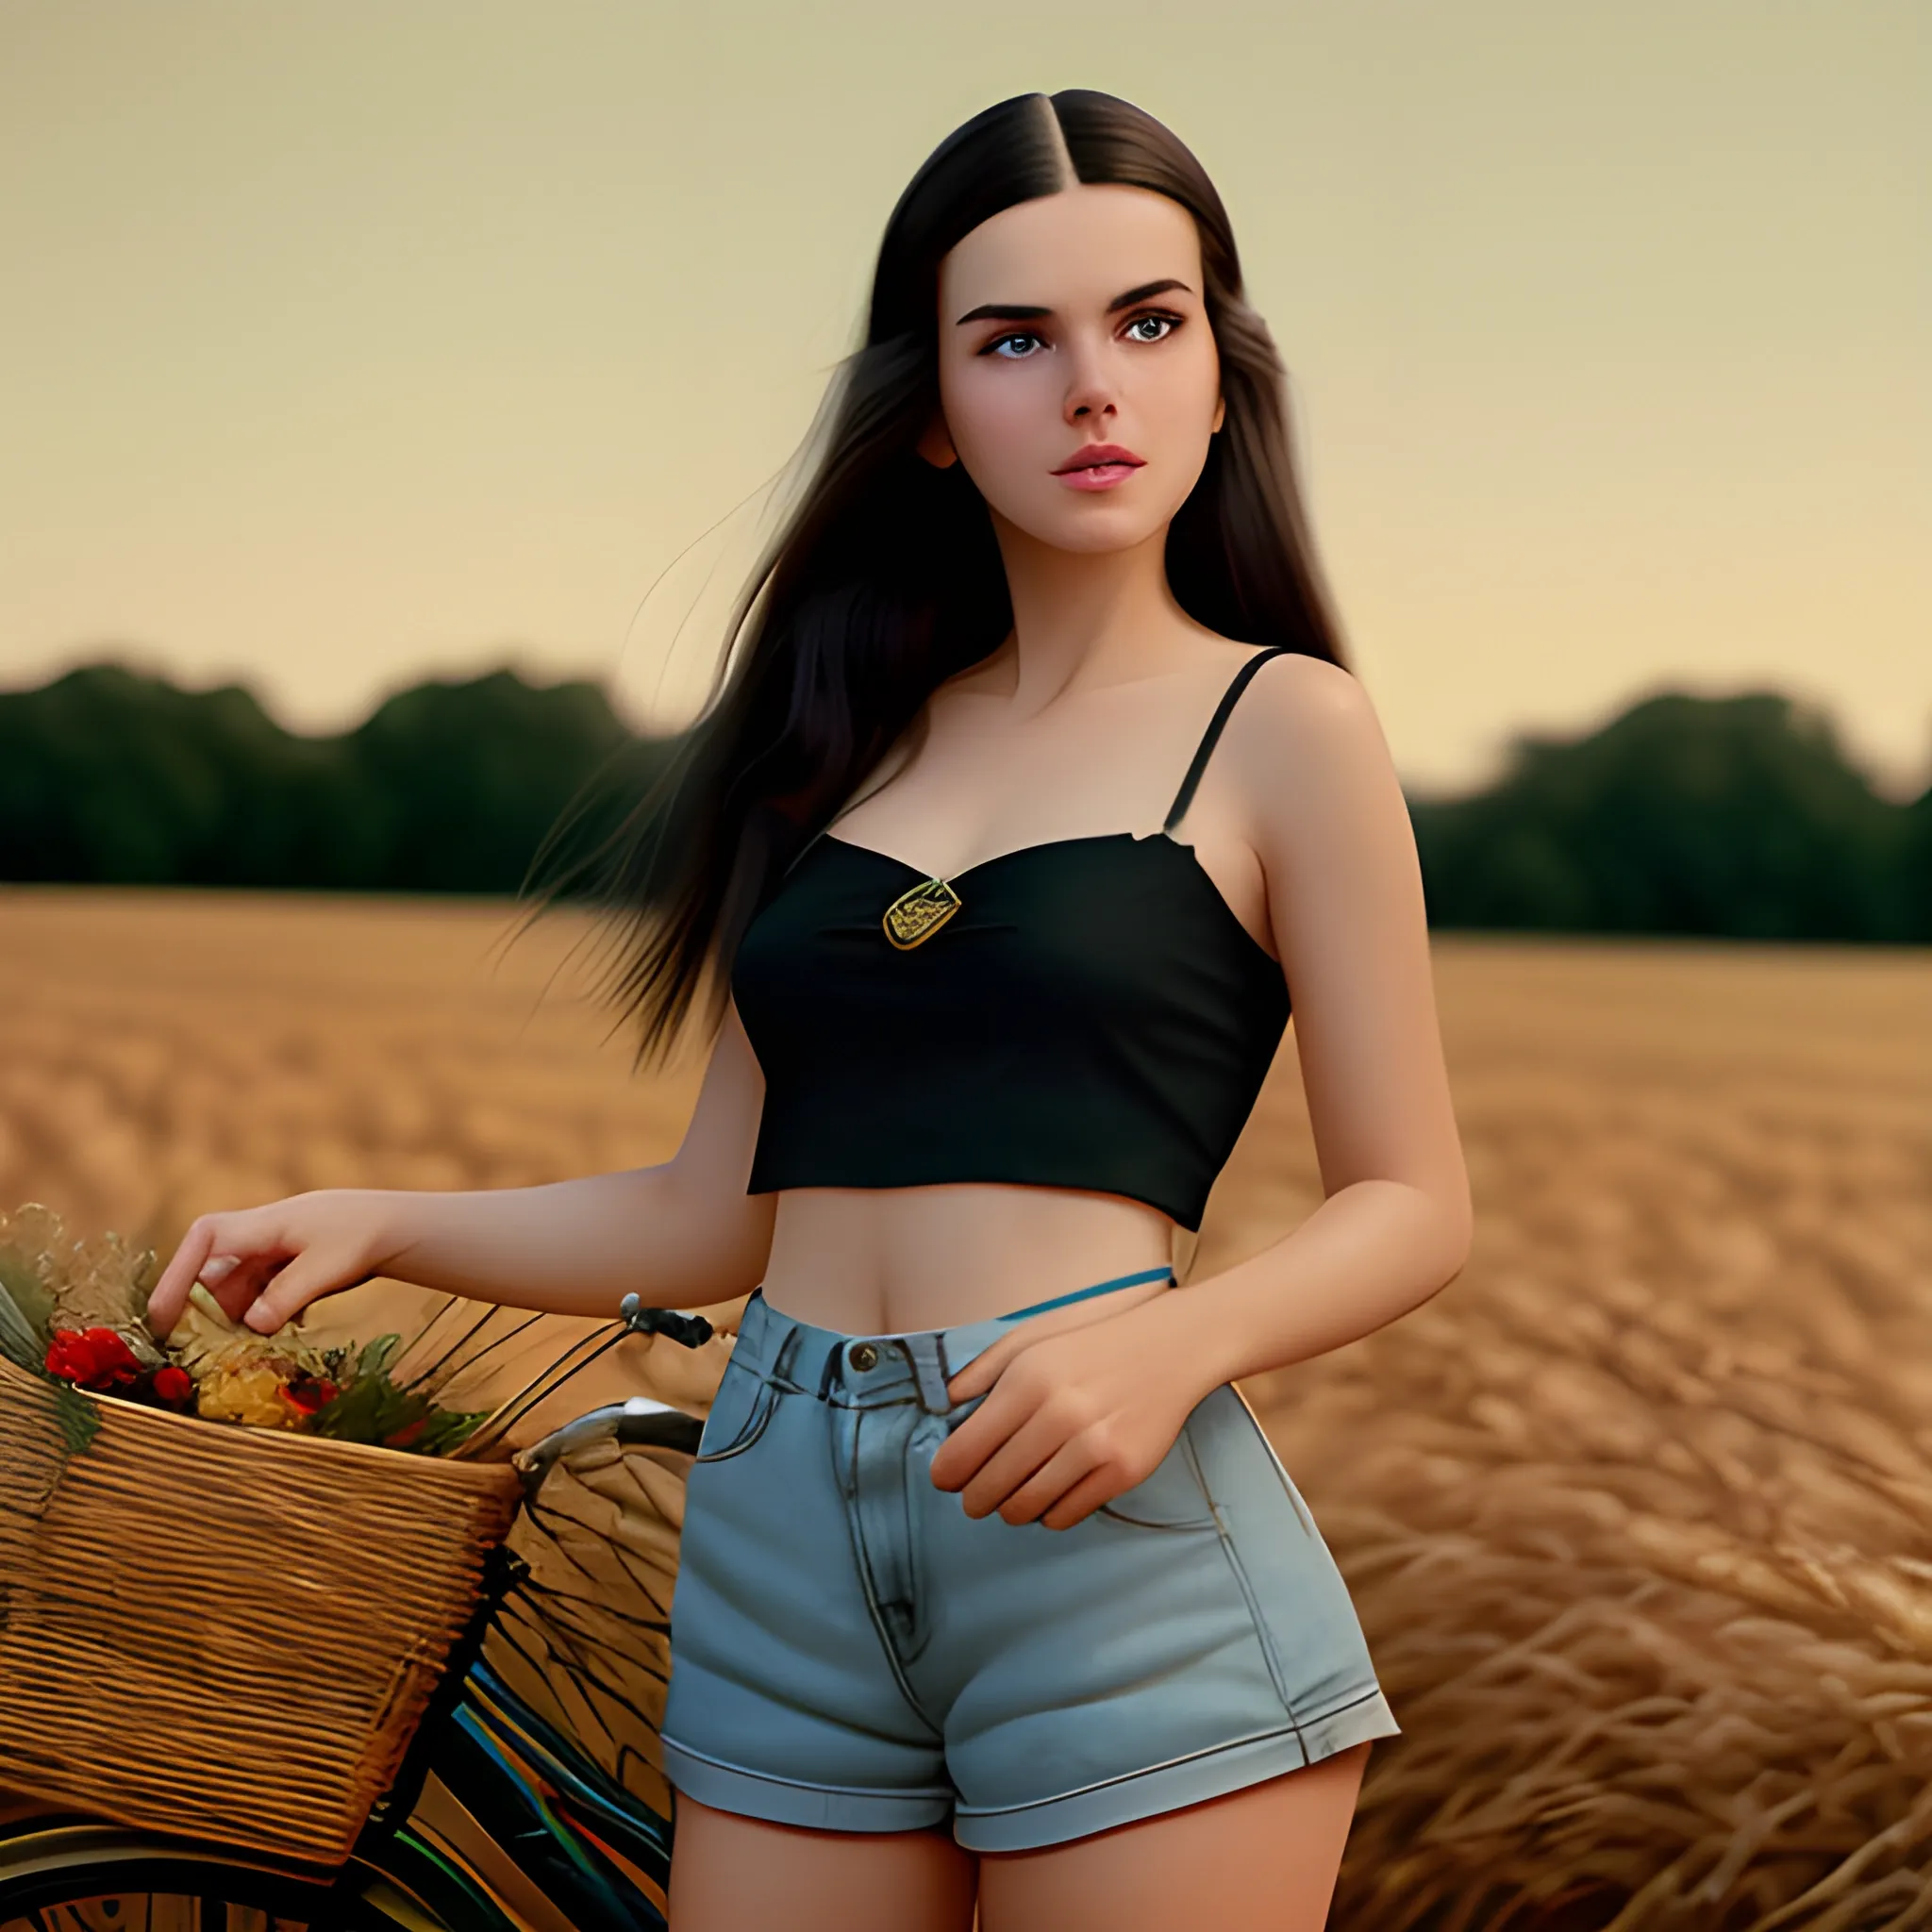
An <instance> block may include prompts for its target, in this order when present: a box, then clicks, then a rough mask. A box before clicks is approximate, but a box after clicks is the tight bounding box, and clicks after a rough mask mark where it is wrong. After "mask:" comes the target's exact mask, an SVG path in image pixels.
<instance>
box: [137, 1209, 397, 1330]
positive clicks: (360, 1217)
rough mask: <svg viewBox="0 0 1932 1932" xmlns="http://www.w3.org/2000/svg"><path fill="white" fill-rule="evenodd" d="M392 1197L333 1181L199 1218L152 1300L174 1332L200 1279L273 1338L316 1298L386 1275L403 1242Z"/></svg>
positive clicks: (152, 1309) (158, 1317) (233, 1316)
mask: <svg viewBox="0 0 1932 1932" xmlns="http://www.w3.org/2000/svg"><path fill="white" fill-rule="evenodd" d="M395 1198H396V1197H395V1196H394V1195H392V1194H388V1193H383V1192H378V1191H375V1190H374V1189H359V1188H331V1189H326V1190H324V1191H320V1192H317V1193H312V1194H291V1195H290V1196H289V1197H288V1199H287V1200H283V1201H271V1202H270V1203H268V1205H267V1206H266V1207H262V1208H242V1209H240V1210H238V1211H236V1212H234V1213H228V1214H204V1215H202V1216H201V1217H200V1218H199V1219H198V1220H196V1221H194V1222H193V1223H192V1224H190V1226H189V1229H188V1232H187V1233H186V1234H185V1235H184V1236H183V1237H182V1240H181V1245H180V1246H179V1247H178V1248H176V1249H175V1257H174V1259H173V1260H171V1261H170V1262H169V1263H168V1265H167V1267H166V1268H165V1269H164V1270H163V1271H162V1274H161V1278H160V1280H159V1281H158V1282H157V1283H156V1284H155V1291H154V1293H153V1294H152V1295H150V1296H149V1297H148V1305H147V1321H148V1326H149V1327H150V1328H151V1329H152V1330H153V1331H154V1333H155V1334H156V1335H157V1336H158V1337H160V1338H162V1339H165V1338H166V1336H167V1334H168V1331H169V1330H170V1329H171V1328H172V1327H173V1326H174V1325H175V1322H176V1321H177V1320H178V1319H179V1317H180V1314H181V1310H182V1308H183V1307H184V1306H185V1305H186V1304H187V1301H188V1291H189V1290H190V1289H191V1288H192V1287H193V1286H194V1284H195V1283H196V1282H197V1281H199V1282H200V1283H201V1284H202V1286H203V1287H204V1288H206V1289H207V1290H208V1292H209V1293H210V1294H211V1295H213V1296H214V1298H215V1300H216V1301H217V1302H219V1303H220V1304H221V1306H222V1308H223V1310H224V1312H225V1314H226V1315H227V1317H228V1319H229V1320H230V1321H231V1322H242V1323H245V1324H246V1325H247V1326H248V1327H250V1328H252V1329H254V1330H255V1331H256V1332H257V1333H258V1334H260V1335H273V1334H274V1333H275V1330H276V1329H277V1328H279V1327H280V1326H281V1325H282V1324H283V1323H284V1322H288V1321H292V1320H293V1319H294V1317H295V1316H297V1315H299V1314H300V1313H301V1312H302V1310H303V1309H304V1308H306V1307H308V1304H309V1303H310V1302H314V1301H320V1300H321V1299H322V1297H323V1296H324V1295H328V1294H334V1293H335V1292H337V1291H338V1290H340V1289H344V1288H355V1287H357V1286H358V1284H359V1283H361V1282H364V1281H367V1280H368V1279H369V1278H370V1277H371V1276H372V1275H375V1274H381V1272H382V1263H383V1261H384V1260H385V1258H387V1256H388V1254H389V1252H390V1251H391V1249H392V1248H393V1246H394V1240H393V1234H392V1226H393V1222H394V1202H395Z"/></svg>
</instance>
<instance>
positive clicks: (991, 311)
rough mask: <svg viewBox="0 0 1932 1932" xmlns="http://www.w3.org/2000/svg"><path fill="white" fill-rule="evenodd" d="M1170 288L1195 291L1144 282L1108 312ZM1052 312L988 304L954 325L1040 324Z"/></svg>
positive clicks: (1178, 284)
mask: <svg viewBox="0 0 1932 1932" xmlns="http://www.w3.org/2000/svg"><path fill="white" fill-rule="evenodd" d="M1170 289H1178V290H1179V291H1181V293H1182V294H1184V295H1191V294H1192V293H1193V292H1194V291H1193V290H1191V288H1189V287H1188V285H1187V283H1185V282H1184V281H1181V280H1179V279H1178V278H1177V277H1176V276H1174V275H1169V276H1167V277H1166V278H1165V279H1164V280H1161V281H1158V282H1142V283H1141V286H1140V287H1139V288H1138V289H1129V290H1128V291H1126V293H1125V294H1124V295H1116V296H1115V297H1114V298H1113V300H1112V301H1111V302H1109V303H1108V305H1107V312H1108V314H1109V315H1111V314H1113V312H1114V311H1115V310H1116V309H1119V308H1132V307H1133V306H1134V304H1135V303H1136V302H1145V301H1146V300H1147V299H1148V298H1149V297H1150V296H1153V295H1164V294H1166V293H1167V291H1169V290H1170ZM1052 313H1053V310H1052V309H1051V308H1041V307H1039V306H1038V305H1037V304H1030V303H1024V302H984V303H981V305H980V306H979V307H978V308H969V309H968V310H967V311H966V313H965V314H964V315H962V316H961V317H960V318H959V320H958V322H956V323H955V324H954V325H953V326H954V327H955V328H959V327H961V326H963V325H965V324H967V323H969V322H1038V321H1039V320H1040V318H1041V316H1042V315H1051V314H1052Z"/></svg>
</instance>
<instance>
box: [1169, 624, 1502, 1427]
mask: <svg viewBox="0 0 1932 1932" xmlns="http://www.w3.org/2000/svg"><path fill="white" fill-rule="evenodd" d="M1222 751H1223V756H1224V757H1225V758H1228V760H1229V770H1228V773H1227V776H1228V777H1229V779H1230V780H1232V781H1233V783H1234V784H1235V785H1236V786H1238V787H1239V790H1240V792H1241V797H1242V798H1243V800H1244V801H1250V802H1251V804H1250V806H1249V809H1250V812H1251V815H1252V837H1253V841H1254V844H1255V849H1256V851H1257V854H1258V855H1259V857H1260V859H1261V863H1262V868H1263V872H1264V874H1265V876H1266V879H1267V886H1268V908H1269V924H1270V927H1271V930H1272V931H1273V933H1274V941H1275V947H1276V950H1277V952H1278V953H1279V955H1280V958H1281V963H1282V970H1283V971H1284V973H1285V974H1287V977H1288V984H1289V989H1290V991H1291V994H1292V996H1293V1001H1294V1041H1295V1046H1296V1050H1297V1052H1298V1053H1299V1055H1300V1057H1301V1070H1302V1086H1303V1091H1304V1092H1305V1093H1306V1095H1307V1107H1308V1119H1309V1124H1310V1125H1311V1126H1312V1128H1313V1131H1314V1140H1315V1153H1316V1158H1317V1159H1318V1161H1319V1163H1320V1166H1321V1173H1322V1188H1323V1193H1324V1196H1325V1198H1324V1201H1323V1203H1322V1205H1321V1207H1320V1208H1317V1209H1316V1210H1315V1211H1314V1213H1313V1214H1311V1215H1310V1216H1309V1217H1308V1218H1307V1220H1306V1221H1305V1222H1303V1223H1302V1224H1301V1225H1300V1226H1298V1227H1297V1228H1295V1229H1294V1231H1293V1232H1292V1233H1291V1234H1290V1235H1288V1236H1286V1237H1285V1238H1284V1239H1283V1240H1281V1241H1276V1242H1275V1243H1274V1245H1273V1246H1272V1247H1269V1248H1266V1249H1264V1250H1263V1251H1262V1252H1261V1253H1260V1254H1258V1255H1256V1256H1254V1257H1251V1258H1250V1259H1248V1260H1246V1261H1243V1262H1241V1263H1240V1264H1239V1265H1237V1266H1236V1267H1233V1268H1230V1269H1227V1270H1225V1271H1224V1273H1222V1274H1218V1275H1216V1276H1214V1277H1213V1278H1212V1279H1210V1280H1208V1281H1203V1282H1197V1283H1193V1284H1191V1286H1190V1288H1189V1290H1188V1291H1187V1292H1186V1293H1185V1294H1183V1295H1180V1296H1177V1297H1174V1302H1175V1305H1176V1311H1178V1309H1180V1308H1185V1309H1187V1310H1188V1312H1189V1313H1190V1314H1191V1315H1193V1316H1194V1317H1196V1318H1198V1320H1199V1325H1200V1329H1201V1330H1202V1331H1203V1332H1202V1333H1201V1334H1200V1336H1199V1337H1198V1344H1199V1349H1197V1351H1196V1356H1197V1370H1196V1379H1199V1378H1200V1377H1206V1380H1205V1381H1204V1383H1203V1388H1204V1391H1205V1390H1206V1389H1209V1388H1214V1387H1218V1386H1219V1385H1220V1384H1221V1383H1223V1382H1230V1381H1235V1380H1238V1379H1240V1378H1241V1376H1244V1375H1253V1374H1259V1373H1260V1372H1261V1371H1263V1370H1266V1369H1274V1368H1284V1367H1286V1366H1288V1365H1289V1364H1290V1363H1292V1362H1298V1361H1304V1360H1307V1358H1308V1357H1311V1356H1318V1355H1325V1354H1326V1353H1327V1352H1328V1351H1329V1350H1330V1349H1335V1348H1341V1347H1342V1346H1343V1345H1344V1344H1345V1343H1347V1342H1350V1341H1357V1340H1358V1339H1359V1338H1360V1337H1361V1336H1364V1335H1368V1334H1372V1333H1373V1332H1374V1330H1375V1329H1377V1328H1380V1327H1383V1326H1385V1325H1386V1324H1389V1323H1391V1322H1392V1321H1394V1320H1396V1319H1397V1317H1399V1316H1401V1315H1405V1314H1407V1313H1408V1311H1409V1310H1410V1309H1412V1308H1414V1307H1418V1306H1419V1305H1420V1304H1421V1303H1423V1302H1424V1301H1426V1300H1427V1299H1428V1298H1429V1297H1430V1296H1431V1295H1433V1294H1434V1293H1436V1292H1437V1291H1438V1290H1440V1289H1441V1288H1443V1287H1445V1286H1446V1285H1447V1284H1448V1283H1449V1282H1450V1281H1452V1280H1454V1279H1455V1277H1456V1275H1457V1273H1458V1272H1459V1271H1460V1270H1461V1268H1462V1265H1463V1263H1464V1261H1465V1260H1466V1259H1467V1258H1468V1256H1469V1247H1470V1239H1471V1233H1472V1225H1473V1220H1472V1211H1471V1206H1470V1194H1469V1174H1468V1171H1467V1169H1466V1168H1465V1166H1464V1164H1463V1158H1462V1142H1461V1139H1460V1137H1459V1136H1458V1134H1457V1127H1456V1115H1455V1110H1454V1108H1453V1107H1452V1105H1451V1102H1450V1096H1449V1078H1448V1073H1447V1070H1446V1068H1445V1067H1444V1065H1443V1059H1442V1041H1441V1031H1440V1028H1439V1026H1438V1024H1437V1018H1436V1000H1435V988H1434V984H1433V980H1432V977H1431V973H1430V961H1429V936H1428V924H1427V919H1426V916H1425V914H1424V905H1423V883H1422V871H1421V868H1420V866H1419V864H1418V862H1417V858H1416V849H1415V836H1414V833H1413V831H1412V829H1411V827H1410V824H1409V819H1408V808H1407V805H1406V804H1405V803H1404V801H1403V796H1402V789H1401V786H1400V784H1399V783H1398V782H1397V779H1396V775H1395V770H1394V766H1393V764H1392V763H1391V759H1390V757H1389V750H1388V745H1387V743H1386V741H1384V739H1383V736H1382V729H1381V726H1380V724H1378V723H1377V721H1376V718H1375V714H1374V710H1373V708H1371V706H1370V704H1369V700H1368V695H1367V693H1366V692H1365V691H1363V690H1362V688H1361V686H1360V685H1359V684H1357V682H1356V680H1355V679H1354V678H1353V677H1351V676H1350V675H1348V674H1347V673H1346V672H1342V671H1339V670H1337V669H1336V668H1335V667H1334V666H1333V665H1331V664H1326V663H1324V662H1322V661H1321V660H1320V659H1319V658H1281V659H1278V660H1277V661H1276V662H1274V663H1273V664H1271V665H1269V666H1267V667H1266V668H1265V669H1264V670H1263V671H1262V672H1261V673H1260V674H1259V675H1257V678H1256V680H1255V685H1254V689H1253V690H1252V691H1249V692H1248V693H1247V695H1246V697H1245V698H1244V700H1243V702H1242V704H1241V707H1239V708H1237V710H1236V711H1235V714H1234V717H1233V718H1232V719H1231V720H1230V721H1229V725H1228V730H1227V734H1226V738H1225V741H1224V745H1223V747H1222ZM1197 1295H1198V1297H1199V1298H1198V1299H1197ZM1200 1350H1205V1356H1203V1355H1201V1354H1200V1352H1199V1351H1200Z"/></svg>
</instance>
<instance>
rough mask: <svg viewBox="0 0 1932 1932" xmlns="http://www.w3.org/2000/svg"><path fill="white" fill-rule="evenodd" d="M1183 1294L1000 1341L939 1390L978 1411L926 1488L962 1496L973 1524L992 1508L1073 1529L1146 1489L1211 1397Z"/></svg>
mask: <svg viewBox="0 0 1932 1932" xmlns="http://www.w3.org/2000/svg"><path fill="white" fill-rule="evenodd" d="M1191 1292H1192V1291H1190V1290H1186V1289H1178V1290H1177V1289H1170V1290H1168V1291H1167V1292H1166V1293H1165V1294H1161V1295H1158V1296H1156V1297H1155V1298H1154V1299H1153V1300H1151V1301H1147V1302H1143V1303H1141V1305H1140V1306H1139V1307H1133V1308H1129V1309H1127V1310H1125V1311H1124V1313H1122V1314H1119V1315H1114V1316H1111V1317H1108V1318H1107V1319H1105V1320H1102V1321H1098V1322H1090V1323H1085V1324H1081V1325H1080V1326H1079V1327H1076V1328H1069V1329H1063V1330H1061V1331H1059V1332H1058V1333H1057V1334H1050V1335H1045V1336H1041V1337H1040V1338H1038V1339H1035V1338H1034V1337H1032V1336H1030V1335H1028V1333H1027V1332H1026V1329H1025V1327H1024V1326H1022V1327H1020V1328H1017V1329H1015V1330H1014V1332H1013V1333H1012V1334H1011V1335H1008V1336H1002V1337H1001V1339H1000V1340H999V1341H996V1342H994V1343H993V1345H992V1346H991V1348H989V1349H988V1350H987V1351H986V1352H985V1353H984V1354H983V1355H979V1356H975V1357H974V1359H973V1360H972V1361H970V1362H969V1363H967V1365H966V1366H965V1367H964V1368H963V1369H961V1370H960V1371H959V1373H958V1374H957V1375H955V1376H954V1377H953V1379H952V1380H951V1381H950V1382H949V1383H948V1384H947V1385H946V1387H947V1391H948V1393H949V1394H950V1395H951V1396H952V1398H953V1400H954V1401H955V1402H956V1403H959V1402H968V1401H971V1400H972V1398H973V1397H974V1396H975V1395H980V1394H985V1395H986V1400H985V1401H984V1402H982V1403H981V1404H980V1406H979V1407H978V1408H977V1409H975V1410H974V1412H973V1414H972V1415H970V1416H968V1417H967V1419H966V1420H965V1421H964V1422H963V1423H961V1424H959V1426H958V1428H957V1429H955V1430H954V1431H953V1433H952V1435H951V1436H949V1437H948V1438H947V1440H946V1441H945V1442H943V1443H942V1444H941V1447H940V1449H939V1452H938V1453H937V1454H936V1455H935V1456H934V1457H933V1459H932V1479H933V1483H934V1485H935V1486H936V1487H937V1488H939V1489H941V1490H958V1491H959V1492H960V1501H961V1503H962V1504H963V1505H964V1506H965V1509H966V1513H967V1515H968V1516H971V1517H975V1518H977V1517H982V1516H991V1514H992V1513H993V1511H994V1510H995V1509H997V1510H998V1511H999V1513H1000V1515H1001V1517H1002V1518H1003V1519H1004V1520H1005V1521H1006V1522H1008V1523H1015V1524H1018V1523H1032V1522H1035V1521H1038V1522H1041V1523H1043V1524H1045V1525H1046V1526H1047V1528H1049V1529H1071V1528H1072V1527H1073V1525H1074V1524H1076V1523H1078V1522H1080V1521H1081V1520H1082V1519H1083V1518H1085V1517H1087V1516H1088V1515H1090V1514H1091V1512H1092V1511H1093V1510H1095V1509H1097V1508H1099V1507H1100V1506H1101V1505H1102V1504H1103V1503H1108V1502H1111V1501H1112V1500H1113V1498H1114V1497H1116V1496H1118V1495H1120V1494H1122V1493H1123V1492H1124V1491H1127V1490H1130V1489H1132V1488H1133V1487H1134V1485H1135V1484H1136V1483H1140V1482H1144V1481H1145V1480H1146V1479H1147V1477H1148V1476H1150V1475H1152V1474H1154V1471H1155V1470H1156V1468H1157V1467H1158V1465H1159V1463H1160V1460H1161V1458H1162V1457H1164V1456H1165V1455H1166V1454H1167V1452H1168V1451H1169V1450H1170V1449H1171V1448H1173V1447H1174V1440H1175V1438H1176V1437H1178V1436H1179V1434H1180V1432H1181V1424H1183V1423H1184V1422H1186V1421H1187V1419H1188V1416H1189V1414H1190V1413H1191V1411H1192V1409H1193V1407H1194V1406H1195V1405H1196V1404H1197V1403H1198V1402H1200V1401H1201V1400H1202V1398H1203V1397H1204V1396H1206V1395H1207V1394H1208V1392H1209V1391H1211V1390H1212V1389H1213V1388H1214V1387H1215V1386H1216V1384H1215V1382H1214V1381H1213V1379H1212V1371H1211V1370H1210V1369H1209V1368H1208V1365H1207V1359H1206V1354H1205V1351H1203V1350H1202V1349H1200V1348H1199V1346H1198V1345H1197V1343H1196V1341H1195V1337H1196V1335H1197V1333H1198V1328H1199V1323H1198V1319H1197V1318H1198V1314H1199V1312H1200V1304H1199V1303H1198V1302H1196V1303H1194V1304H1193V1306H1192V1307H1190V1306H1189V1302H1190V1297H1191ZM987 1391H991V1392H990V1393H988V1392H987Z"/></svg>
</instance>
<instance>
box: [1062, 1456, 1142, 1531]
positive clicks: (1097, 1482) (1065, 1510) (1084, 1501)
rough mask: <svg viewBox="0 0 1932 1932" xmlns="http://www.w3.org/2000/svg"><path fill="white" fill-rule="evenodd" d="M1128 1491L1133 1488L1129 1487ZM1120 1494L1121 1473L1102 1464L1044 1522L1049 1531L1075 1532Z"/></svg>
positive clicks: (1085, 1476)
mask: <svg viewBox="0 0 1932 1932" xmlns="http://www.w3.org/2000/svg"><path fill="white" fill-rule="evenodd" d="M1127 1488H1129V1489H1131V1488H1133V1485H1132V1484H1131V1483H1129V1484H1128V1485H1127ZM1120 1493H1121V1491H1120V1488H1119V1478H1118V1473H1117V1472H1116V1471H1113V1470H1110V1469H1108V1468H1107V1467H1106V1465H1105V1464H1102V1465H1100V1466H1097V1467H1096V1468H1094V1469H1092V1470H1091V1471H1090V1472H1089V1473H1088V1474H1086V1475H1084V1476H1082V1477H1081V1479H1080V1480H1079V1481H1078V1482H1076V1483H1075V1484H1074V1487H1073V1488H1072V1489H1070V1490H1069V1491H1067V1492H1066V1494H1065V1495H1063V1496H1062V1497H1061V1498H1060V1499H1059V1501H1058V1502H1057V1503H1056V1504H1054V1505H1053V1506H1052V1507H1051V1508H1049V1509H1047V1510H1046V1511H1045V1512H1044V1513H1043V1514H1042V1515H1041V1519H1040V1520H1041V1523H1042V1524H1045V1526H1046V1527H1047V1528H1048V1529H1072V1528H1073V1526H1074V1524H1076V1523H1084V1522H1086V1520H1087V1519H1088V1517H1090V1516H1091V1515H1092V1514H1093V1512H1094V1511H1095V1510H1096V1509H1098V1508H1099V1507H1100V1506H1101V1505H1102V1504H1103V1503H1111V1502H1112V1501H1113V1499H1114V1498H1115V1497H1116V1496H1118V1495H1119V1494H1120Z"/></svg>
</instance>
